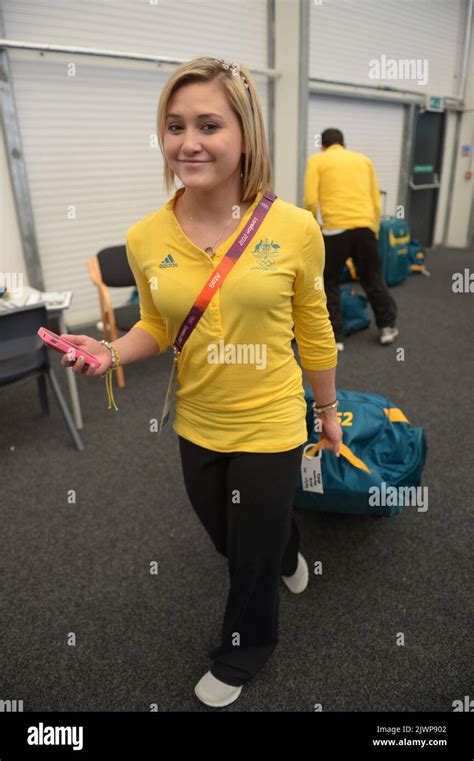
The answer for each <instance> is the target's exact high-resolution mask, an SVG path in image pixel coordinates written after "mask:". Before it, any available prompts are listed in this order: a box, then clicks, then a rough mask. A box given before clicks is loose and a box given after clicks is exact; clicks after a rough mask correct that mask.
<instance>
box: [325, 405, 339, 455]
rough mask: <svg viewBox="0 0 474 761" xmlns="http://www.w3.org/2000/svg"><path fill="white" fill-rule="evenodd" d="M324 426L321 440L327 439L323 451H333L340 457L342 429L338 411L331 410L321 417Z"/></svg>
mask: <svg viewBox="0 0 474 761" xmlns="http://www.w3.org/2000/svg"><path fill="white" fill-rule="evenodd" d="M319 419H320V420H321V425H322V429H323V430H322V431H321V434H320V438H321V439H323V438H324V439H327V441H326V442H324V443H323V445H322V447H321V449H332V451H333V452H334V454H335V455H337V456H338V457H339V447H340V445H341V442H342V428H341V424H340V422H339V418H338V416H337V411H336V410H334V409H333V410H329V411H328V412H325V413H324V414H322V415H320V416H319Z"/></svg>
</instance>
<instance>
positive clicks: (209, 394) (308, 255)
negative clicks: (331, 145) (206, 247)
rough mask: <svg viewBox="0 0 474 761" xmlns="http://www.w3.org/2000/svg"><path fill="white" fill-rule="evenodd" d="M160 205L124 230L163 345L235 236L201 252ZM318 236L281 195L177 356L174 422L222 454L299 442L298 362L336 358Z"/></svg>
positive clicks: (146, 317)
mask: <svg viewBox="0 0 474 761" xmlns="http://www.w3.org/2000/svg"><path fill="white" fill-rule="evenodd" d="M182 192H184V189H183V188H180V189H178V190H177V191H176V193H175V195H174V196H173V198H171V199H170V200H169V201H168V203H167V204H166V205H164V206H163V207H162V208H160V209H159V210H158V211H156V212H154V213H152V214H149V215H148V216H146V217H145V218H144V219H142V220H140V221H139V222H136V223H135V224H134V225H133V226H132V227H130V228H129V229H128V231H127V257H128V261H129V264H130V267H131V269H132V272H133V274H134V276H135V280H136V284H137V288H138V293H139V301H140V320H139V321H138V322H137V323H136V324H135V325H134V327H137V328H142V329H143V330H146V331H147V332H148V333H149V334H150V335H151V336H153V338H154V339H155V340H156V342H157V343H158V345H159V347H160V351H161V352H164V351H165V350H166V349H167V348H168V347H169V346H170V345H172V344H173V342H174V341H175V339H176V335H177V333H178V330H179V328H180V326H181V323H182V322H183V320H184V318H185V317H186V315H187V314H188V311H189V310H190V308H191V307H192V305H193V304H194V301H195V299H196V297H197V295H198V293H199V292H200V291H201V289H202V287H203V286H204V284H205V282H206V281H207V279H208V277H209V276H210V275H211V273H212V272H213V271H214V269H215V267H216V266H217V264H218V263H219V262H220V261H221V260H222V257H223V255H224V254H225V253H226V252H227V250H228V249H229V247H230V244H231V243H232V241H233V240H234V239H235V238H236V237H237V235H238V234H239V233H240V231H241V230H242V228H244V226H245V224H246V223H247V222H248V221H249V219H250V217H251V214H252V213H253V211H254V210H255V208H256V206H257V204H258V202H259V201H260V199H261V198H262V195H263V194H262V192H259V193H258V194H257V196H256V198H255V200H254V203H253V204H252V206H251V207H250V208H249V209H248V210H247V212H246V214H245V215H244V216H243V217H242V219H241V222H240V225H239V228H238V229H237V230H235V231H234V232H233V233H232V235H231V236H229V237H228V238H227V239H226V240H224V241H223V242H222V243H221V244H220V246H219V247H218V248H217V251H216V254H215V256H214V257H213V258H212V259H210V258H209V256H208V255H207V254H206V253H205V252H204V251H203V250H202V249H200V248H199V247H198V246H196V245H195V244H194V243H193V242H192V241H191V240H190V239H189V238H188V237H187V235H186V234H185V233H184V231H183V229H182V228H181V225H180V224H179V222H178V220H177V218H176V216H175V214H174V211H173V208H174V202H175V200H176V198H177V197H178V194H180V193H182ZM323 269H324V242H323V239H322V235H321V232H320V229H319V226H318V224H317V222H316V220H315V219H314V217H313V216H312V215H311V214H310V213H309V212H308V211H306V210H304V209H301V208H298V207H297V206H294V205H293V204H291V203H288V202H285V201H283V200H281V199H280V198H277V199H276V200H275V201H274V203H273V205H272V206H271V208H270V211H269V212H268V213H267V215H266V217H265V219H264V221H263V223H262V224H261V226H260V228H259V229H258V231H257V233H256V235H255V236H254V238H253V239H252V241H251V242H250V244H249V245H248V246H247V248H246V249H245V250H244V252H243V253H242V255H241V257H240V258H239V260H238V261H237V263H236V264H235V265H234V267H233V268H232V270H231V272H230V273H229V274H228V276H227V278H226V279H225V281H224V283H223V284H222V285H221V287H220V288H219V289H218V290H217V292H216V293H215V295H214V296H213V298H212V301H211V303H210V304H209V306H208V307H207V309H206V311H205V312H204V314H203V316H202V318H201V320H200V321H199V323H198V324H197V327H196V328H195V329H194V330H193V332H192V333H191V336H190V338H189V339H188V340H187V342H186V344H185V346H184V349H183V351H182V353H181V356H180V359H179V374H178V390H177V394H176V416H175V422H174V430H175V431H176V433H178V434H179V435H180V436H183V437H184V438H186V439H189V441H192V442H193V443H195V444H198V445H200V446H203V447H205V448H207V449H212V450H215V451H219V452H234V451H245V452H282V451H285V450H288V449H292V448H294V447H297V446H299V445H300V444H303V443H304V442H305V441H306V439H307V433H306V424H305V415H306V404H305V401H304V394H303V386H302V374H301V369H300V367H299V366H298V363H297V362H296V360H295V357H294V353H293V349H292V346H291V341H292V338H293V330H292V328H293V325H294V328H295V333H294V335H295V337H296V340H297V342H298V346H299V352H300V359H301V363H302V366H303V367H304V368H306V369H308V370H326V369H330V368H333V367H336V365H337V349H336V345H335V340H334V333H333V329H332V326H331V323H330V321H329V316H328V311H327V308H326V295H325V292H324V289H323V284H322V283H323V277H322V276H323Z"/></svg>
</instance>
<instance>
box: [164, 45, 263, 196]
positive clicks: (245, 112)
mask: <svg viewBox="0 0 474 761" xmlns="http://www.w3.org/2000/svg"><path fill="white" fill-rule="evenodd" d="M239 70H240V73H241V74H242V76H243V77H244V78H245V80H246V81H247V83H248V88H247V87H245V85H244V82H243V81H242V79H241V78H240V76H234V75H233V74H232V71H231V69H224V68H223V67H222V64H221V62H220V61H219V60H217V59H215V58H194V59H193V60H192V61H187V62H186V63H183V64H181V66H179V68H178V69H176V71H175V72H174V73H173V74H172V76H171V77H170V79H169V80H168V81H167V83H166V84H165V86H164V88H163V90H162V91H161V95H160V100H159V103H158V114H157V135H158V141H159V145H160V149H161V153H162V154H163V160H164V178H163V182H164V186H165V189H166V192H167V193H168V194H169V193H172V192H173V191H174V187H173V185H174V181H175V177H176V175H175V173H174V172H173V171H172V170H171V169H170V167H169V165H168V162H167V161H166V158H165V152H164V145H163V143H164V135H165V130H166V113H167V111H168V103H169V101H170V98H171V97H172V95H174V93H176V92H177V90H178V89H179V88H180V87H183V86H184V85H187V84H190V83H194V82H213V81H215V80H217V81H219V82H222V85H223V87H224V89H225V92H226V95H227V99H228V102H229V105H230V107H231V108H232V109H233V111H234V113H235V115H236V116H237V118H238V120H239V123H240V126H241V129H242V132H243V136H244V144H245V146H246V153H245V154H244V155H243V156H242V161H241V172H242V175H243V177H242V192H243V195H242V198H241V201H243V202H246V201H253V200H254V199H255V196H256V195H257V193H258V192H259V191H260V190H262V191H263V193H267V192H271V191H272V183H273V177H272V167H271V164H270V157H269V155H268V148H267V140H266V136H265V125H264V122H263V116H262V109H261V106H260V102H259V98H258V94H257V90H256V88H255V84H254V82H253V79H252V77H251V75H250V72H249V71H248V69H247V68H246V67H245V66H241V65H240V64H239Z"/></svg>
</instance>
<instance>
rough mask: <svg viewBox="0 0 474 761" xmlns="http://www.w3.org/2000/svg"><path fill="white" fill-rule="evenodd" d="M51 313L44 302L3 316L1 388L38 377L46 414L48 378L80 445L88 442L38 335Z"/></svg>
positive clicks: (75, 439)
mask: <svg viewBox="0 0 474 761" xmlns="http://www.w3.org/2000/svg"><path fill="white" fill-rule="evenodd" d="M47 324H48V314H47V311H46V307H45V306H43V305H40V306H34V307H26V308H23V309H16V310H15V311H13V312H11V313H6V314H2V315H1V316H0V388H3V387H5V386H11V385H12V384H18V385H19V384H21V383H24V382H26V381H28V380H30V379H31V378H36V381H37V384H38V393H39V399H40V404H41V413H42V415H49V403H48V394H47V385H46V378H48V380H49V382H50V383H51V386H52V389H53V391H54V394H55V396H56V399H57V400H58V403H59V406H60V408H61V412H62V413H63V416H64V419H65V421H66V425H67V427H68V428H69V432H70V434H71V436H72V439H73V441H74V444H75V446H76V448H77V449H79V450H80V451H82V450H83V449H84V445H83V443H82V441H81V437H80V436H79V433H78V431H77V428H76V426H75V424H74V420H73V418H72V415H71V413H70V412H69V408H68V406H67V403H66V400H65V399H64V396H63V393H62V391H61V388H60V386H59V383H58V381H57V378H56V375H55V373H54V372H53V370H52V368H51V366H50V361H49V355H48V349H47V348H46V346H45V345H44V344H43V342H42V340H41V338H40V337H39V336H38V335H37V331H38V328H41V327H46V326H47Z"/></svg>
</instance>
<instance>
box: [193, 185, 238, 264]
mask: <svg viewBox="0 0 474 761" xmlns="http://www.w3.org/2000/svg"><path fill="white" fill-rule="evenodd" d="M185 195H186V191H185V192H184V193H183V203H184V208H185V209H186V214H187V215H188V217H189V219H193V218H192V216H191V215H190V213H189V211H188V207H187V204H186V201H185V198H184V196H185ZM231 222H232V217H231V218H230V219H229V221H228V222H227V224H226V226H225V227H224V229H223V230H222V232H221V234H220V235H219V238H217V239H216V240H215V241H214V243H213V244H212V246H208V247H207V248H206V249H204V250H205V252H206V254H209V256H214V254H215V253H216V250H215V248H214V246H215V245H216V243H217V241H218V240H219V239H220V238H222V236H223V235H224V233H225V231H226V230H227V228H228V227H229V225H230V223H231Z"/></svg>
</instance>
